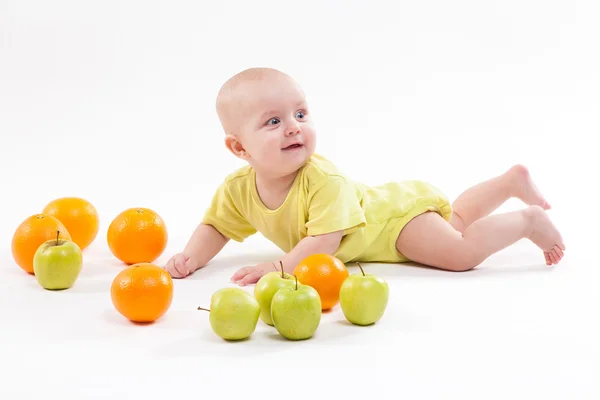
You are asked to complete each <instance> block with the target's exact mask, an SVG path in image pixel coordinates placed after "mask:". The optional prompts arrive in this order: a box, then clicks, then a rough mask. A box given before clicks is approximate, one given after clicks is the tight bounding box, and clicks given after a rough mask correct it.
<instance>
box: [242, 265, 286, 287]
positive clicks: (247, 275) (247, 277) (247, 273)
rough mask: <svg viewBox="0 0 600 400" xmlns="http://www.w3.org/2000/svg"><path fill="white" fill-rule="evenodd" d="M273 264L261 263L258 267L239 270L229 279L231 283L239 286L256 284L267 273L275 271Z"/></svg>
mask: <svg viewBox="0 0 600 400" xmlns="http://www.w3.org/2000/svg"><path fill="white" fill-rule="evenodd" d="M276 270H277V269H276V268H275V264H273V263H262V264H258V265H253V266H248V267H244V268H241V269H240V270H238V271H237V272H236V273H235V274H233V276H232V277H231V281H232V282H234V283H237V284H238V285H240V286H246V285H247V284H249V283H256V282H258V280H259V279H260V278H261V277H262V276H263V275H265V274H266V273H268V272H271V271H276Z"/></svg>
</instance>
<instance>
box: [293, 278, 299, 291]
mask: <svg viewBox="0 0 600 400" xmlns="http://www.w3.org/2000/svg"><path fill="white" fill-rule="evenodd" d="M294 279H295V280H296V290H298V277H297V276H296V275H295V274H294Z"/></svg>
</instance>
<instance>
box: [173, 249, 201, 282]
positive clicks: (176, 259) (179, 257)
mask: <svg viewBox="0 0 600 400" xmlns="http://www.w3.org/2000/svg"><path fill="white" fill-rule="evenodd" d="M197 269H198V265H197V263H196V262H195V260H194V259H193V258H191V257H189V256H187V255H185V254H184V253H179V254H175V255H174V256H173V257H171V259H170V260H169V262H167V265H166V266H165V270H166V271H167V272H168V273H169V274H171V276H172V277H173V278H185V277H186V276H188V275H189V274H191V273H192V272H194V271H195V270H197Z"/></svg>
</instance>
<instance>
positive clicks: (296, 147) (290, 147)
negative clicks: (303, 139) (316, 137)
mask: <svg viewBox="0 0 600 400" xmlns="http://www.w3.org/2000/svg"><path fill="white" fill-rule="evenodd" d="M302 146H303V144H302V143H294V144H290V145H289V146H287V147H284V148H283V149H282V150H295V149H299V148H301V147H302Z"/></svg>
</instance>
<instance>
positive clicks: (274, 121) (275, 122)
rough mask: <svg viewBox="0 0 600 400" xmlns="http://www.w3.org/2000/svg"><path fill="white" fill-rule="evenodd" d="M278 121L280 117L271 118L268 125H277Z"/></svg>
mask: <svg viewBox="0 0 600 400" xmlns="http://www.w3.org/2000/svg"><path fill="white" fill-rule="evenodd" d="M278 123H279V119H278V118H271V119H270V120H268V121H267V125H276V124H278Z"/></svg>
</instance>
